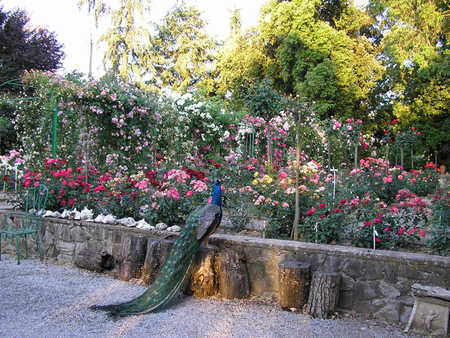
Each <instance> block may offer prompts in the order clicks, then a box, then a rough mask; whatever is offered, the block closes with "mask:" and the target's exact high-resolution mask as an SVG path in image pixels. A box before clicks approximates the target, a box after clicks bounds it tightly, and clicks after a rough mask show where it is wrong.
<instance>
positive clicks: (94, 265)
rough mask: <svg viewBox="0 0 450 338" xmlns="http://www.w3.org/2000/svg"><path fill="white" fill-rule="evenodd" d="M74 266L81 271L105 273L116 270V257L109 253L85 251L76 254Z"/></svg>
mask: <svg viewBox="0 0 450 338" xmlns="http://www.w3.org/2000/svg"><path fill="white" fill-rule="evenodd" d="M74 264H75V266H77V267H78V268H80V269H85V270H89V271H95V272H103V271H105V270H111V269H112V268H114V257H113V256H112V255H110V254H108V253H107V252H97V251H93V250H89V249H84V250H80V251H78V252H77V253H76V254H75V257H74Z"/></svg>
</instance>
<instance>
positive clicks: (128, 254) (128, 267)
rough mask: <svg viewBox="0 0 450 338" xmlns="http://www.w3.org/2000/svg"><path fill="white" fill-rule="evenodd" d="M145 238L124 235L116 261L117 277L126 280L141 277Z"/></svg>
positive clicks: (145, 246) (145, 244) (145, 247)
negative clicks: (117, 266) (117, 267)
mask: <svg viewBox="0 0 450 338" xmlns="http://www.w3.org/2000/svg"><path fill="white" fill-rule="evenodd" d="M146 249H147V240H146V239H145V238H143V237H135V236H130V237H124V238H122V242H121V243H120V249H119V253H118V255H117V262H118V265H119V274H118V278H119V279H120V280H123V281H128V280H130V279H132V278H138V279H139V278H141V275H142V267H143V265H144V260H145V254H146V252H147V250H146Z"/></svg>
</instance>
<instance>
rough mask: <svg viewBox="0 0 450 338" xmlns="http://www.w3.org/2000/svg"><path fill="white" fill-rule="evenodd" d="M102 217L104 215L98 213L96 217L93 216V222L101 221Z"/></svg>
mask: <svg viewBox="0 0 450 338" xmlns="http://www.w3.org/2000/svg"><path fill="white" fill-rule="evenodd" d="M104 218H105V215H103V214H99V215H98V216H97V217H95V219H94V222H97V223H101V222H102V221H103V219H104Z"/></svg>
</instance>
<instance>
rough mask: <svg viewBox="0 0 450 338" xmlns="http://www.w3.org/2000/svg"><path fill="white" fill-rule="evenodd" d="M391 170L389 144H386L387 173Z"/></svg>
mask: <svg viewBox="0 0 450 338" xmlns="http://www.w3.org/2000/svg"><path fill="white" fill-rule="evenodd" d="M388 171H389V144H388V145H386V175H387V173H388Z"/></svg>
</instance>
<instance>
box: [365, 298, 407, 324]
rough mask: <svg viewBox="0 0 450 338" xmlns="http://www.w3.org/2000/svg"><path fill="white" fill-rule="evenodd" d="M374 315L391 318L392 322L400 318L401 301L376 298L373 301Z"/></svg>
mask: <svg viewBox="0 0 450 338" xmlns="http://www.w3.org/2000/svg"><path fill="white" fill-rule="evenodd" d="M371 308H372V311H373V316H374V317H376V318H389V320H390V321H392V322H397V321H399V320H400V315H399V314H400V308H401V303H400V302H399V301H396V300H391V299H385V300H381V299H376V300H374V301H373V302H372V307H371Z"/></svg>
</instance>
